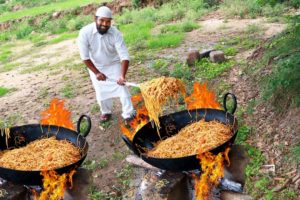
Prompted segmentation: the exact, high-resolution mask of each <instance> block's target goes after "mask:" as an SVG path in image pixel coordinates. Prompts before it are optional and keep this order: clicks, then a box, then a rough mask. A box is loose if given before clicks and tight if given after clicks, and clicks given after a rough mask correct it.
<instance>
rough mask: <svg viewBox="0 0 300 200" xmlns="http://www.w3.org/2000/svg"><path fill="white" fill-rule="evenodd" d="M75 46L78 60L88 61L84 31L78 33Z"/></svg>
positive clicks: (87, 46) (87, 45) (86, 40)
mask: <svg viewBox="0 0 300 200" xmlns="http://www.w3.org/2000/svg"><path fill="white" fill-rule="evenodd" d="M77 44H78V47H79V54H80V58H81V59H82V60H88V59H90V55H89V44H88V39H87V35H86V34H84V31H83V30H82V29H81V30H80V31H79V36H78V38H77Z"/></svg>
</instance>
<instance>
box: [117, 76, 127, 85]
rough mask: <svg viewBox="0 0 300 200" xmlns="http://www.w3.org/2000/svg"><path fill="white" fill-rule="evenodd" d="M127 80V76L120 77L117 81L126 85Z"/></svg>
mask: <svg viewBox="0 0 300 200" xmlns="http://www.w3.org/2000/svg"><path fill="white" fill-rule="evenodd" d="M125 82H126V80H125V77H120V78H119V80H118V82H117V83H118V84H119V85H125Z"/></svg>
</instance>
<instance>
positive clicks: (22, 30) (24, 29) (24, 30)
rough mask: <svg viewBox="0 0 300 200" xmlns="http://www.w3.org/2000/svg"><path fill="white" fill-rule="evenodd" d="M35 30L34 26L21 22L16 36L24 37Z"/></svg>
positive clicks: (18, 37)
mask: <svg viewBox="0 0 300 200" xmlns="http://www.w3.org/2000/svg"><path fill="white" fill-rule="evenodd" d="M32 31H33V29H32V27H31V26H29V25H28V24H21V25H20V26H18V28H17V30H16V37H17V39H23V38H26V37H27V36H29V34H30V33H31V32H32Z"/></svg>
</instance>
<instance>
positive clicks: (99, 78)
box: [96, 72, 106, 81]
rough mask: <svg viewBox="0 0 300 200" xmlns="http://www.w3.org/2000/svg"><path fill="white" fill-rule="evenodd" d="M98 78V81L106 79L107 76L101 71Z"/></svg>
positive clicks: (97, 75)
mask: <svg viewBox="0 0 300 200" xmlns="http://www.w3.org/2000/svg"><path fill="white" fill-rule="evenodd" d="M96 78H97V80H98V81H105V80H106V76H105V75H104V74H102V73H101V72H98V73H97V74H96Z"/></svg>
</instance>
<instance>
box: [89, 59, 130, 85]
mask: <svg viewBox="0 0 300 200" xmlns="http://www.w3.org/2000/svg"><path fill="white" fill-rule="evenodd" d="M83 62H84V64H85V65H86V66H87V67H88V68H89V69H90V70H91V71H92V72H94V74H95V75H96V78H97V80H99V81H105V80H106V76H105V75H104V74H103V73H101V72H100V71H99V70H98V69H97V68H96V67H95V65H94V63H93V62H92V61H91V60H90V59H88V60H84V61H83ZM127 68H128V67H127Z"/></svg>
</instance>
